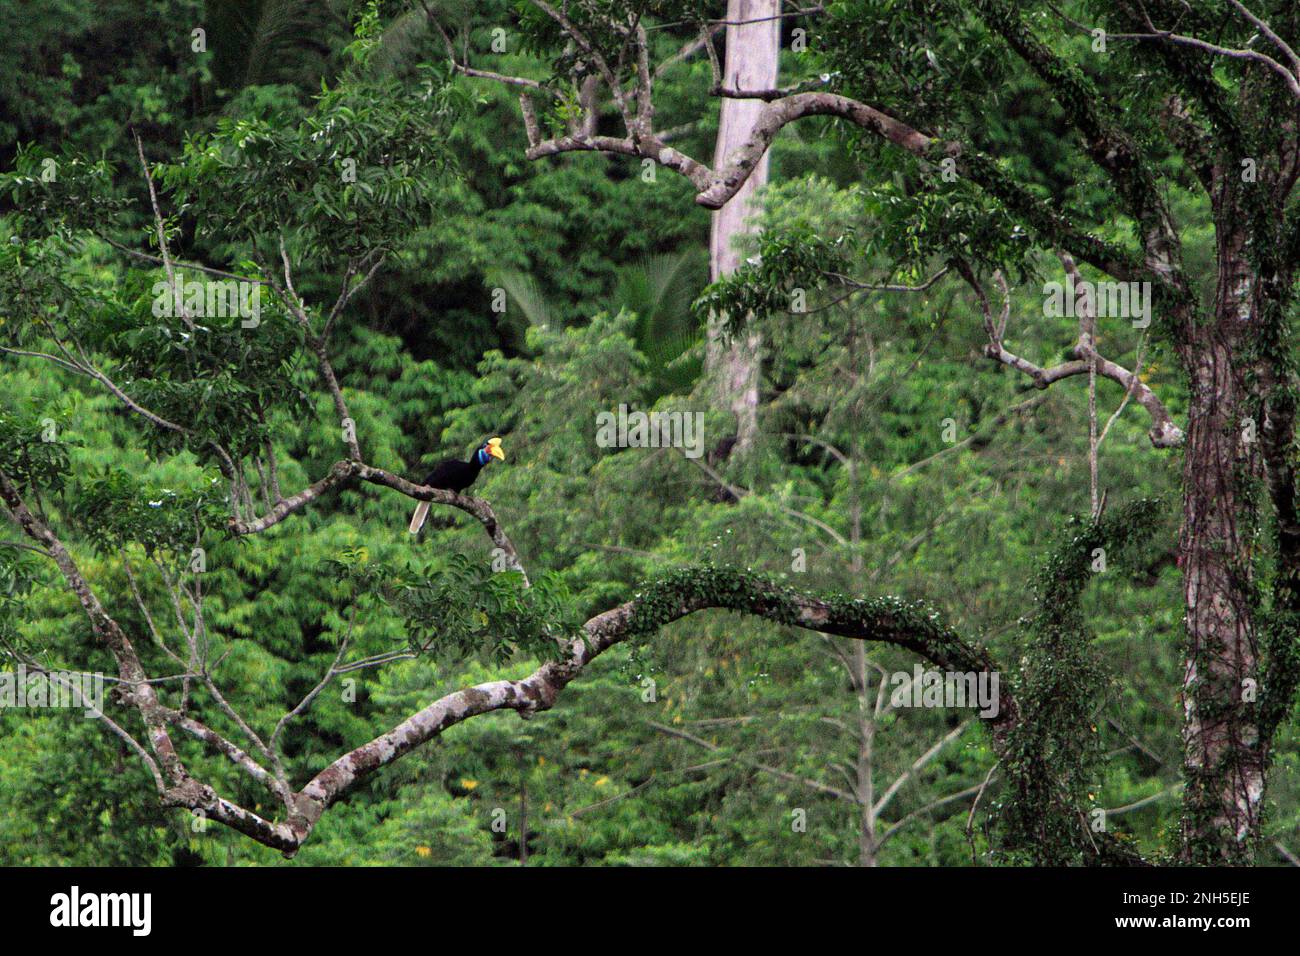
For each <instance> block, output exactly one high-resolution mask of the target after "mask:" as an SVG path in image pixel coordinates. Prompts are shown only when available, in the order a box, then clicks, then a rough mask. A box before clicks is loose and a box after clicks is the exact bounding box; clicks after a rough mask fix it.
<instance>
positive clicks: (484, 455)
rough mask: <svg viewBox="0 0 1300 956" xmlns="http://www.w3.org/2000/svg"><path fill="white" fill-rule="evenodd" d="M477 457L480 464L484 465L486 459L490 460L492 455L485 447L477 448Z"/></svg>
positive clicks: (486, 461)
mask: <svg viewBox="0 0 1300 956" xmlns="http://www.w3.org/2000/svg"><path fill="white" fill-rule="evenodd" d="M477 458H478V463H479V464H480V465H486V464H487V463H488V461H490V460H491V458H492V456H491V455H489V454H488V453H487V449H486V448H480V449H479V450H478V455H477Z"/></svg>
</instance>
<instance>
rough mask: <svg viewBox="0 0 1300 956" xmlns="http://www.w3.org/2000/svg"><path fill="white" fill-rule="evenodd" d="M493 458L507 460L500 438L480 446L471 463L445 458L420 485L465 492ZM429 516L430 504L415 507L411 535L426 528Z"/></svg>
mask: <svg viewBox="0 0 1300 956" xmlns="http://www.w3.org/2000/svg"><path fill="white" fill-rule="evenodd" d="M493 458H497V459H499V460H501V461H505V460H506V455H505V452H503V451H502V450H501V439H500V438H489V439H488V440H487V441H485V442H484V443H483V444H481V445H479V446H478V448H477V449H475V451H474V454H473V455H471V456H470V459H469V461H461V460H459V459H457V458H444V459H443V460H442V461H440V462H438V464H436V465H434V466H433V471H431V472H429V474H428V475H426V476H425V478H424V481H422V482H420V484H422V485H427V486H428V487H430V488H441V489H443V490H444V491H455V492H461V491H464V490H465V489H466V488H468V487H469V486H470V485H472V484H474V479H475V478H477V477H478V473H479V472H480V471H482V470H483V466H484V465H486V464H487V463H488V462H490V461H491V460H492V459H493ZM428 515H429V502H427V501H421V502H420V503H419V504H418V505H416V506H415V514H413V515H411V527H410V532H411V534H419V532H420V529H421V528H422V527H424V519H425V518H426V517H428Z"/></svg>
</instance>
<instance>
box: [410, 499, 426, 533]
mask: <svg viewBox="0 0 1300 956" xmlns="http://www.w3.org/2000/svg"><path fill="white" fill-rule="evenodd" d="M428 516H429V502H427V501H421V502H420V503H419V504H418V505H416V506H415V514H413V515H411V528H410V531H411V534H419V533H420V529H421V528H423V527H424V519H425V518H427V517H428Z"/></svg>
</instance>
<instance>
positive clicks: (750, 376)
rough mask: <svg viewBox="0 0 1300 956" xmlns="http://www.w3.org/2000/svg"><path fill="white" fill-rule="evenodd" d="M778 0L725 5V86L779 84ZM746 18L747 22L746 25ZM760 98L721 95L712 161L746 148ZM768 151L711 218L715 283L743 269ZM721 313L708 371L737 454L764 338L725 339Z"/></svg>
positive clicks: (754, 419)
mask: <svg viewBox="0 0 1300 956" xmlns="http://www.w3.org/2000/svg"><path fill="white" fill-rule="evenodd" d="M780 12H781V0H728V3H727V21H728V23H729V24H731V25H729V26H728V27H727V31H726V38H727V39H726V43H727V52H726V61H725V64H724V67H723V85H724V86H725V87H727V88H729V89H742V90H763V89H771V88H773V87H775V86H776V78H777V63H778V60H779V59H780V54H781V21H780V20H779V19H778V15H779V14H780ZM742 21H743V22H742ZM763 105H764V104H763V101H762V100H752V99H746V100H742V99H730V98H727V97H723V99H722V105H721V114H720V116H719V121H718V142H717V147H716V149H715V150H714V159H715V162H716V163H717V164H718V165H719V166H720V165H721V164H723V163H724V162H725V161H726V159H727V157H729V156H731V155H734V152H735V150H736V149H737V148H738V147H739V146H740V145H741V144H743V143H744V142H745V141H746V140H747V139H749V136H750V134H751V132H752V131H753V129H754V124H755V122H756V121H757V119H758V114H759V112H760V111H761V110H762V108H763ZM767 173H768V153H767V152H766V151H765V152H764V153H763V156H762V158H761V159H760V160H759V162H758V166H757V167H756V168H755V169H754V172H753V174H752V175H751V176H750V177H749V179H748V180H746V182H745V185H744V186H742V187H741V189H740V191H739V192H737V193H736V195H735V197H734V198H733V199H732V200H731V201H730V202H728V203H727V204H726V205H725V206H723V207H722V208H721V209H719V210H718V211H717V212H715V213H714V214H713V232H712V236H711V238H710V242H709V259H710V270H709V271H710V278H711V279H712V280H713V281H715V282H716V281H717V280H718V279H720V278H722V277H723V276H726V275H729V274H731V273H732V272H734V271H735V270H736V267H737V266H738V265H739V264H740V252H739V250H738V249H737V240H738V239H739V238H740V237H742V236H744V235H747V234H749V233H750V232H752V227H750V226H748V225H747V224H746V219H748V218H749V217H750V216H752V215H753V214H754V213H755V212H757V208H756V206H755V204H754V203H753V202H752V199H753V195H754V192H755V190H758V189H760V188H761V187H762V186H763V185H764V184H765V183H766V182H767ZM721 325H722V317H721V316H713V317H712V318H711V319H710V321H709V344H708V350H707V366H708V372H709V377H710V380H711V381H712V382H713V383H714V388H715V389H716V391H717V396H718V400H719V403H720V404H723V405H725V406H726V407H728V408H730V409H731V411H732V413H733V414H734V415H735V416H736V443H735V445H734V447H733V452H736V453H741V454H743V453H744V452H746V451H747V450H748V449H749V448H750V447H752V446H753V444H754V441H755V439H756V438H757V437H758V380H759V370H760V363H761V355H762V341H761V338H760V336H759V335H758V333H757V332H755V331H753V330H752V329H748V328H747V329H746V330H745V331H744V332H742V333H740V334H739V335H737V336H735V337H734V338H733V339H732V340H731V341H730V342H725V341H723V339H722V336H721V334H720V330H721Z"/></svg>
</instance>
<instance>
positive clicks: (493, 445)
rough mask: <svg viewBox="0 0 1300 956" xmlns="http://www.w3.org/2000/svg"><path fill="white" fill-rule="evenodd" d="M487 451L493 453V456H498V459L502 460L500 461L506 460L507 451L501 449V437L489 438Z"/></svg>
mask: <svg viewBox="0 0 1300 956" xmlns="http://www.w3.org/2000/svg"><path fill="white" fill-rule="evenodd" d="M487 453H488V454H489V455H491V456H492V457H493V458H496V459H498V460H500V461H505V460H506V453H505V452H503V451H502V450H501V439H500V438H489V439H488V443H487Z"/></svg>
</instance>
